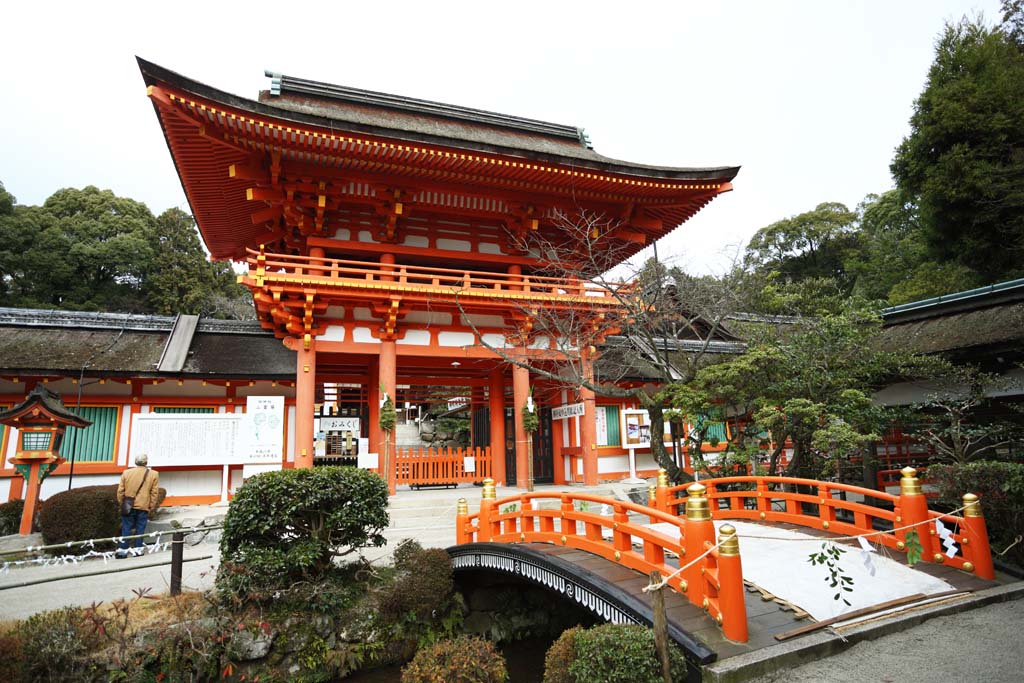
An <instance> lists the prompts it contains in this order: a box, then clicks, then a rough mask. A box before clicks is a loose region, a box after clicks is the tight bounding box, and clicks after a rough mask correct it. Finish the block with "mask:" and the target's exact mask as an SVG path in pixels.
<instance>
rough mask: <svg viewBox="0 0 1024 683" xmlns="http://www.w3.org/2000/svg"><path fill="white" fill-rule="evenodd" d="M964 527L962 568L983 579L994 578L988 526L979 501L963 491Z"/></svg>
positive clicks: (973, 495) (976, 497)
mask: <svg viewBox="0 0 1024 683" xmlns="http://www.w3.org/2000/svg"><path fill="white" fill-rule="evenodd" d="M963 501H964V528H963V530H962V532H961V533H962V535H963V541H962V543H961V546H962V547H963V552H964V560H967V561H966V562H964V563H963V570H964V571H967V572H972V573H974V574H975V575H976V576H980V577H981V578H983V579H995V577H996V574H995V567H993V566H992V548H991V546H990V545H989V542H988V528H987V527H986V525H985V517H984V516H983V515H982V514H981V501H980V500H978V496H977V495H975V494H973V493H965V494H964V497H963Z"/></svg>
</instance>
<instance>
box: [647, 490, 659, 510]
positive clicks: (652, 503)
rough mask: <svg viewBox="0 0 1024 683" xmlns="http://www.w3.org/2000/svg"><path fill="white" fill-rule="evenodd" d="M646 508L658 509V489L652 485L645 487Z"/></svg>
mask: <svg viewBox="0 0 1024 683" xmlns="http://www.w3.org/2000/svg"><path fill="white" fill-rule="evenodd" d="M647 507H652V508H655V509H657V507H658V487H657V486H655V485H654V484H651V485H650V486H648V487H647Z"/></svg>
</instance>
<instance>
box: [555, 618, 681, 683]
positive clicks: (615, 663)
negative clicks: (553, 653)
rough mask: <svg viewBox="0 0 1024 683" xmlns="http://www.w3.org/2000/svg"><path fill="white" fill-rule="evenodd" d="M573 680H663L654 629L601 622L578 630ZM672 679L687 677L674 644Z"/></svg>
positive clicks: (650, 682) (606, 682) (605, 682)
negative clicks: (602, 623)
mask: <svg viewBox="0 0 1024 683" xmlns="http://www.w3.org/2000/svg"><path fill="white" fill-rule="evenodd" d="M574 642H575V658H574V660H573V662H572V664H570V665H569V673H570V675H571V676H572V680H573V681H576V682H577V683H581V682H583V681H602V682H603V683H662V681H663V680H664V679H663V678H662V675H661V664H660V663H659V660H658V656H657V652H656V651H655V649H654V632H653V631H652V630H651V629H649V628H645V627H643V626H633V625H623V624H604V625H602V626H596V627H594V628H590V629H586V630H583V631H579V632H578V633H577V634H576V637H575V638H574ZM669 659H670V661H671V670H672V680H673V681H684V680H686V661H685V660H684V659H683V655H682V653H680V652H679V650H678V649H677V648H675V647H672V648H671V649H670V651H669Z"/></svg>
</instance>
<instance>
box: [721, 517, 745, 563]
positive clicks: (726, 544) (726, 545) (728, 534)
mask: <svg viewBox="0 0 1024 683" xmlns="http://www.w3.org/2000/svg"><path fill="white" fill-rule="evenodd" d="M718 534H719V536H718V554H719V555H725V556H728V557H733V556H736V555H739V554H740V540H739V538H737V537H736V527H734V526H733V525H732V524H723V525H722V526H721V528H720V529H719V530H718Z"/></svg>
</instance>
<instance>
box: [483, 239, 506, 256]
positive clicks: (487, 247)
mask: <svg viewBox="0 0 1024 683" xmlns="http://www.w3.org/2000/svg"><path fill="white" fill-rule="evenodd" d="M480 253H481V254H498V255H501V254H502V251H501V245H499V244H495V243H494V242H481V243H480Z"/></svg>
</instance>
